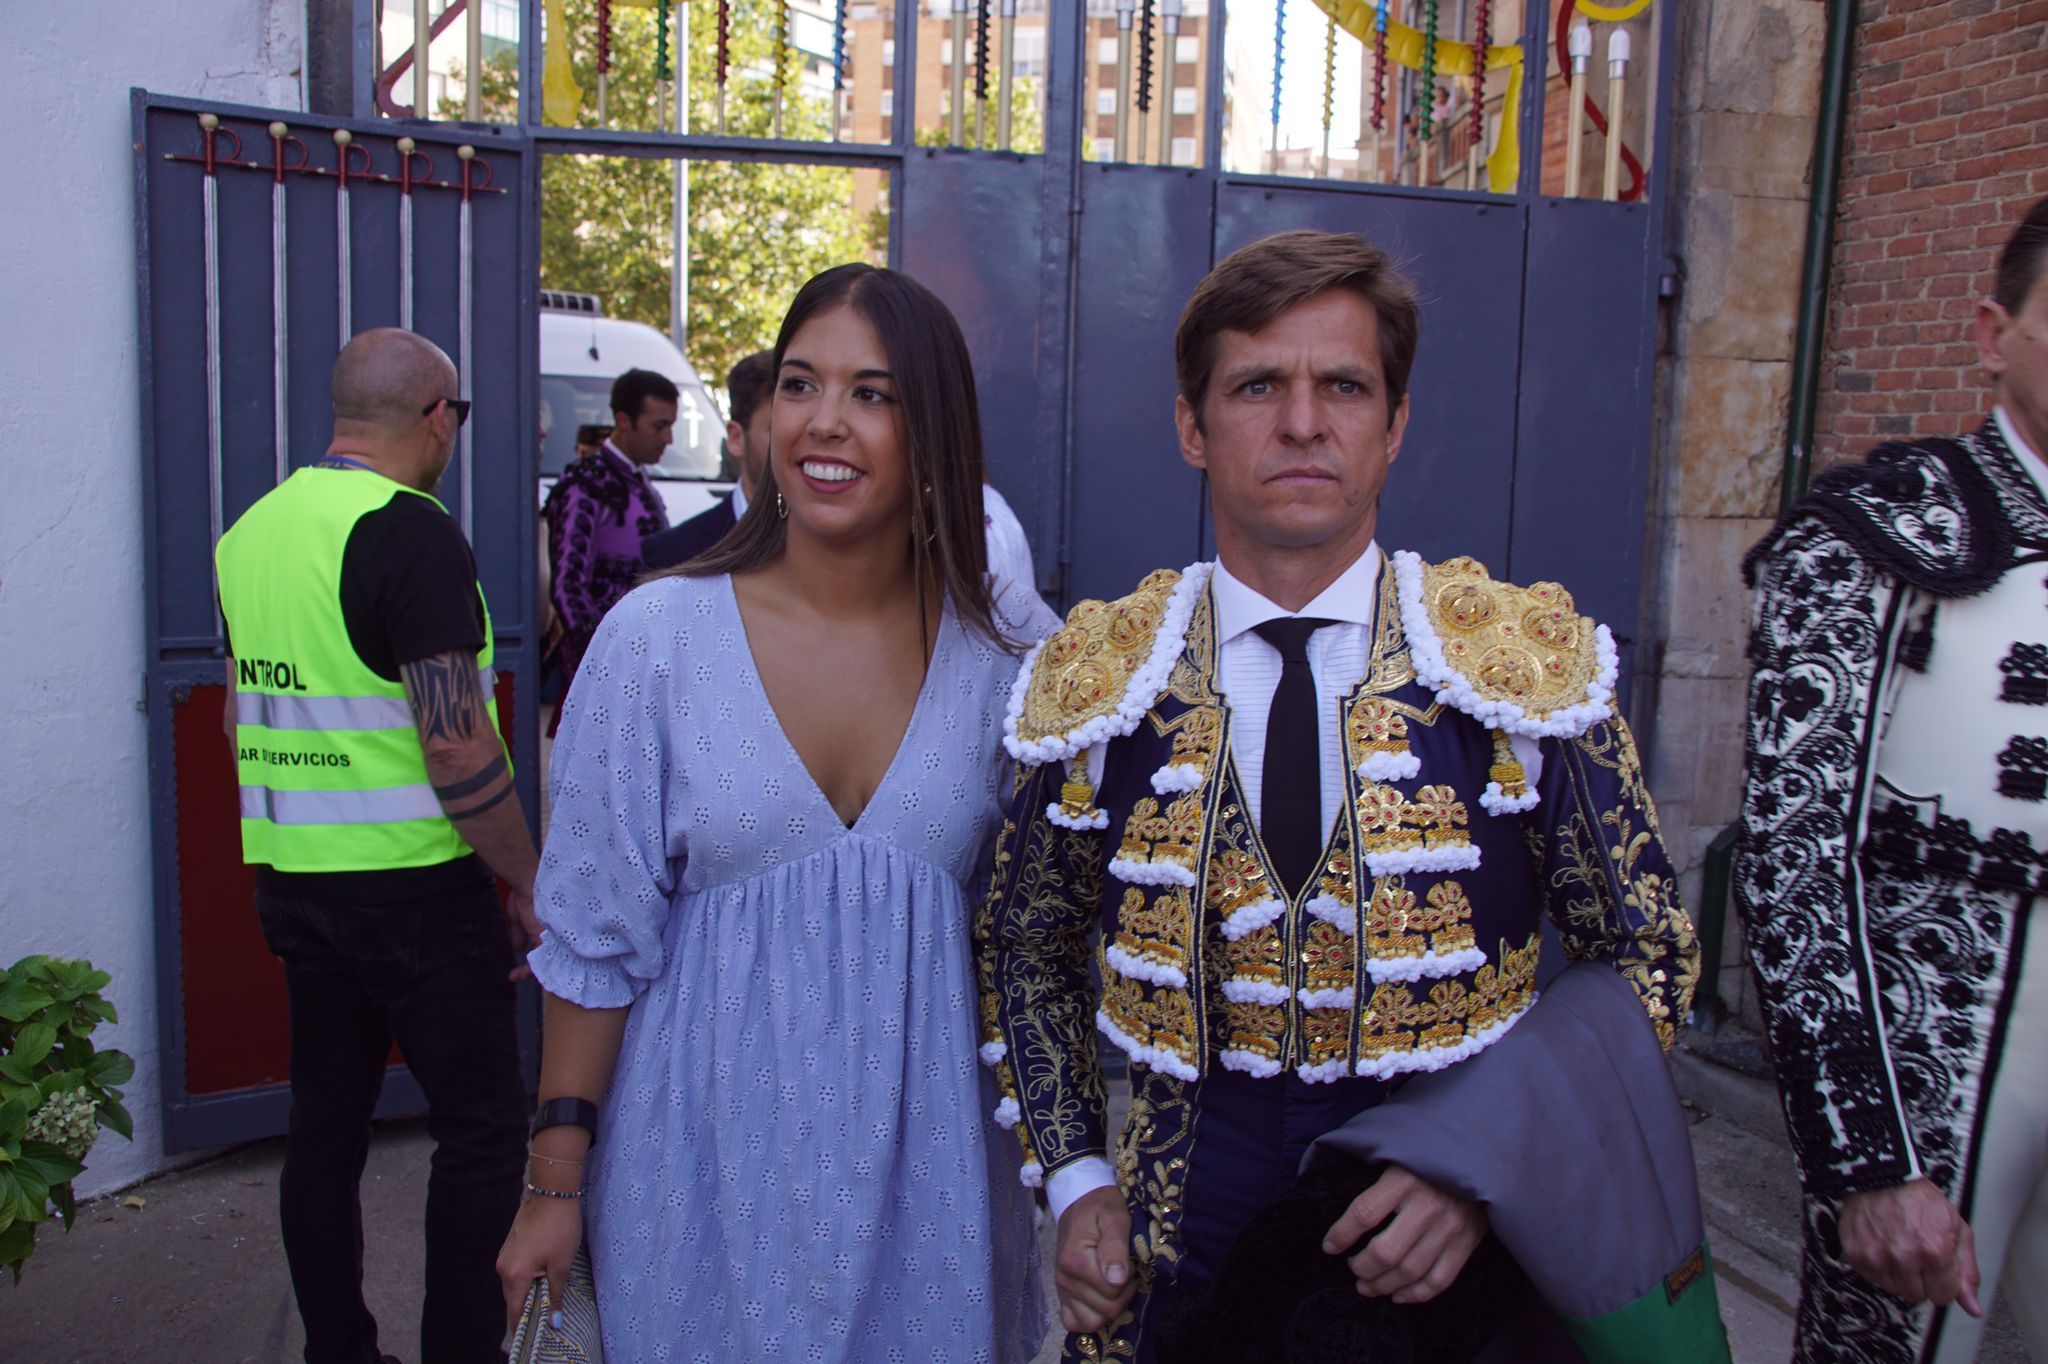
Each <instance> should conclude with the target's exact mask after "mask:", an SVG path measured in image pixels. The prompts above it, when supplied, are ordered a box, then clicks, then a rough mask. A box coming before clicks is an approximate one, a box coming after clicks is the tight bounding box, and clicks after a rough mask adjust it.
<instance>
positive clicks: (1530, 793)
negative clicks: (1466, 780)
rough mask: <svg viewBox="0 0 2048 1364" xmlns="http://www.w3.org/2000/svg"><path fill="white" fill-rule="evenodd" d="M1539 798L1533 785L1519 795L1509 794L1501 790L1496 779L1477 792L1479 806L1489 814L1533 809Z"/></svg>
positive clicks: (1512, 812)
mask: <svg viewBox="0 0 2048 1364" xmlns="http://www.w3.org/2000/svg"><path fill="white" fill-rule="evenodd" d="M1540 799H1541V797H1539V796H1538V795H1537V794H1536V788H1535V787H1533V786H1532V787H1530V788H1529V789H1528V790H1526V791H1524V792H1522V794H1521V795H1519V796H1511V795H1509V794H1507V793H1506V792H1505V791H1503V790H1501V788H1500V783H1499V782H1497V781H1490V782H1488V783H1486V789H1485V790H1484V791H1481V792H1480V793H1479V805H1480V808H1481V809H1483V810H1485V811H1486V813H1488V814H1489V815H1519V814H1521V813H1523V812H1524V811H1527V810H1533V809H1535V808H1536V805H1537V802H1538V801H1539V800H1540Z"/></svg>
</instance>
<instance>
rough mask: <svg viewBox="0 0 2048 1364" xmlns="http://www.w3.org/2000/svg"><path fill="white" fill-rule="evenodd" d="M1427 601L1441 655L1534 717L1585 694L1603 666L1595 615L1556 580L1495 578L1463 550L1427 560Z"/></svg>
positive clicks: (1482, 691)
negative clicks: (1579, 607)
mask: <svg viewBox="0 0 2048 1364" xmlns="http://www.w3.org/2000/svg"><path fill="white" fill-rule="evenodd" d="M1422 601H1423V605H1424V607H1425V608H1426V609H1427V610H1428V612H1429V619H1430V623H1431V624H1432V625H1434V626H1435V627H1436V632H1437V636H1438V638H1439V640H1440V641H1441V643H1442V645H1443V651H1444V661H1445V662H1446V663H1447V664H1449V666H1450V667H1451V668H1452V669H1453V670H1455V671H1456V672H1457V673H1458V674H1460V675H1461V676H1462V677H1464V678H1465V680H1466V681H1467V682H1468V683H1470V684H1471V686H1472V687H1473V689H1474V690H1476V691H1477V692H1478V693H1479V695H1480V696H1481V697H1482V698H1483V699H1485V700H1489V701H1512V702H1514V703H1515V704H1516V705H1518V706H1521V707H1522V708H1523V710H1524V711H1526V712H1527V713H1528V714H1529V716H1530V717H1531V718H1534V719H1543V718H1545V717H1547V716H1549V715H1550V714H1551V713H1552V712H1554V711H1558V710H1563V709H1565V708H1567V707H1570V706H1575V705H1579V704H1582V703H1583V702H1584V701H1585V700H1586V697H1587V690H1588V688H1589V687H1590V686H1591V684H1592V682H1593V680H1594V678H1595V677H1596V676H1597V675H1598V673H1599V670H1600V659H1599V651H1598V650H1597V649H1596V648H1595V647H1594V633H1593V623H1592V622H1591V621H1589V620H1587V619H1586V618H1585V617H1583V616H1581V615H1579V614H1578V612H1577V611H1576V610H1575V609H1574V607H1573V604H1572V595H1571V593H1569V592H1567V591H1565V590H1564V588H1562V587H1560V586H1558V585H1557V584H1556V583H1537V584H1535V585H1534V586H1532V587H1517V586H1515V585H1514V584H1513V583H1501V582H1495V581H1494V580H1493V578H1492V576H1491V575H1490V574H1489V573H1487V571H1486V568H1485V566H1484V565H1483V564H1481V563H1480V562H1479V561H1478V560H1476V559H1469V558H1464V557H1459V558H1456V559H1446V560H1445V561H1444V562H1443V563H1440V564H1425V565H1423V569H1422ZM1503 784H1505V783H1503Z"/></svg>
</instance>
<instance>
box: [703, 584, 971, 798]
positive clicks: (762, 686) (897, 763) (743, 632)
mask: <svg viewBox="0 0 2048 1364" xmlns="http://www.w3.org/2000/svg"><path fill="white" fill-rule="evenodd" d="M723 577H724V582H725V600H726V605H727V606H728V607H730V608H731V610H732V615H733V619H734V620H736V621H738V622H739V627H740V643H741V644H742V645H743V646H744V648H743V649H742V650H741V652H742V653H743V654H744V655H745V656H746V663H747V676H748V680H750V681H751V682H752V683H753V684H754V693H755V695H756V696H758V697H759V698H760V702H761V708H762V709H763V710H765V711H766V712H767V713H768V727H769V728H771V729H773V730H774V731H775V737H776V739H777V740H778V741H779V742H780V743H781V744H782V747H783V749H784V750H785V751H786V752H787V753H788V754H789V756H790V757H791V758H792V759H793V760H794V761H795V763H796V766H797V770H798V771H800V772H802V773H803V774H804V783H805V785H807V786H809V787H810V788H811V796H812V798H813V799H815V800H816V801H817V803H818V804H819V805H821V806H823V807H824V810H825V813H826V814H827V815H829V816H831V819H832V823H833V824H834V825H836V826H838V828H839V830H840V832H842V833H849V834H851V833H859V832H860V830H861V826H862V825H863V824H865V823H867V818H868V812H869V811H870V810H872V809H874V808H875V803H876V802H877V801H878V800H880V799H881V798H882V793H883V792H885V791H887V790H889V788H890V785H891V784H892V783H893V782H894V781H895V779H896V773H897V769H899V768H901V767H902V766H903V755H904V753H905V752H907V751H908V750H909V748H910V741H911V738H912V737H913V736H914V735H915V734H916V733H917V730H918V723H919V721H921V720H922V719H923V718H924V713H925V709H926V704H927V702H928V701H929V700H930V698H931V692H932V679H933V678H934V677H935V676H936V675H937V674H938V671H939V661H940V658H941V657H942V656H943V654H944V652H945V650H946V648H947V636H948V635H949V634H950V633H951V632H950V629H949V627H950V626H951V625H952V623H953V601H952V598H950V597H946V596H943V595H942V596H941V598H940V604H939V628H938V634H937V636H936V637H935V638H934V639H933V640H932V655H931V657H930V658H929V659H927V660H926V661H925V665H924V680H923V681H922V682H920V683H919V684H918V688H917V700H916V701H915V702H913V703H912V705H911V707H910V718H909V719H908V720H907V721H905V722H904V725H903V734H902V736H901V737H900V738H898V739H897V740H896V751H895V752H894V753H892V754H890V755H889V764H888V766H886V767H884V768H883V769H882V779H881V780H880V781H878V782H876V783H875V789H874V790H873V791H872V792H870V793H869V794H868V799H867V803H866V804H865V805H863V806H861V807H860V813H859V814H857V815H855V816H854V817H853V822H852V823H850V824H849V823H847V822H846V820H845V819H844V818H842V817H841V815H840V813H839V810H838V807H836V806H834V805H833V804H832V797H830V796H829V795H827V794H825V788H824V787H823V786H821V785H820V784H819V782H818V778H817V774H816V773H814V772H812V771H811V765H810V764H809V763H807V762H805V761H804V755H803V751H802V750H801V749H799V748H798V747H797V746H796V743H795V742H794V741H793V740H792V739H791V738H790V737H789V731H788V730H787V729H785V728H784V727H783V724H782V717H781V716H780V715H778V714H776V713H775V702H774V701H773V700H772V699H771V698H770V697H769V695H768V684H767V682H766V681H765V680H764V679H763V678H762V676H761V665H760V664H759V663H758V662H756V661H755V658H754V642H753V640H752V639H751V638H749V637H748V635H747V613H746V612H744V611H742V610H741V609H740V595H739V592H738V591H737V590H736V589H735V588H734V587H733V582H732V575H731V574H730V573H727V574H725V575H723Z"/></svg>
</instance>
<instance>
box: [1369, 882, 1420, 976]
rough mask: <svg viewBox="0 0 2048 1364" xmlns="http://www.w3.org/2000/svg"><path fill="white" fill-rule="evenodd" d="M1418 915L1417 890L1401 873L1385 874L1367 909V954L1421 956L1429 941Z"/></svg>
mask: <svg viewBox="0 0 2048 1364" xmlns="http://www.w3.org/2000/svg"><path fill="white" fill-rule="evenodd" d="M1416 918H1417V915H1416V911H1415V892H1414V891H1412V890H1409V889H1408V888H1407V887H1406V886H1404V885H1403V884H1402V882H1401V878H1400V877H1398V876H1382V877H1381V878H1380V879H1379V882H1378V883H1377V884H1376V885H1374V887H1373V891H1372V900H1371V901H1370V902H1369V903H1368V904H1367V905H1366V909H1365V954H1366V955H1367V956H1368V957H1372V958H1376V959H1378V960H1381V961H1386V960H1391V959H1392V958H1395V957H1419V956H1421V955H1422V954H1423V952H1424V951H1425V950H1427V948H1428V944H1427V943H1425V942H1424V941H1423V938H1422V934H1421V932H1420V926H1419V925H1418V924H1417V923H1416V922H1415V920H1416Z"/></svg>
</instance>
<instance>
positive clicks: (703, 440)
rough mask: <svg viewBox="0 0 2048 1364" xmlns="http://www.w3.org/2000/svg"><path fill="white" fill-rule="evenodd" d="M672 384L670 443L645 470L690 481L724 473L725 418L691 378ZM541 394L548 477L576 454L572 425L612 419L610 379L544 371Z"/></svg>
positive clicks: (543, 465)
mask: <svg viewBox="0 0 2048 1364" xmlns="http://www.w3.org/2000/svg"><path fill="white" fill-rule="evenodd" d="M677 387H678V388H679V389H681V390H682V397H681V399H680V400H679V401H678V402H677V403H676V435H675V443H674V444H673V445H671V446H669V447H668V449H667V450H666V451H665V452H664V453H663V454H662V457H661V463H659V464H657V465H655V466H654V467H653V468H652V469H649V470H648V471H647V472H648V473H649V474H651V475H653V476H654V477H655V478H677V479H688V480H691V481H695V482H716V481H719V480H721V479H725V478H729V477H730V475H728V474H726V472H725V466H726V453H725V420H724V418H722V417H720V416H719V415H718V409H717V408H716V407H715V406H714V405H713V404H712V402H711V395H710V394H708V393H706V392H705V391H704V390H703V388H701V387H700V386H698V385H695V384H678V385H677ZM540 396H541V400H542V401H543V402H545V403H546V404H547V405H548V415H549V417H550V419H551V426H550V429H549V431H548V438H547V441H546V443H545V444H543V445H542V446H541V452H540V472H541V477H543V478H553V477H555V476H556V475H557V474H560V473H561V472H562V470H563V469H564V468H566V467H567V466H568V465H569V463H570V462H571V461H572V460H574V459H575V458H576V428H577V427H579V426H585V425H597V426H609V425H611V421H612V381H611V380H609V379H603V378H598V377H596V376H581V375H576V376H572V375H562V374H543V375H542V376H541V380H540Z"/></svg>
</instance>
